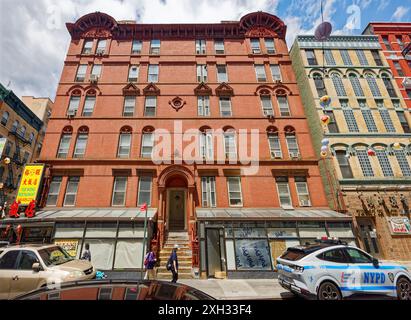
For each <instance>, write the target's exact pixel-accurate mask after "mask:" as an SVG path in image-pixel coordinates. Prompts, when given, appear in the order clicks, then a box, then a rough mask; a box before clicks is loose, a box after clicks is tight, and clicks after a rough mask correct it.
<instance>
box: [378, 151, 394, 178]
mask: <svg viewBox="0 0 411 320" xmlns="http://www.w3.org/2000/svg"><path fill="white" fill-rule="evenodd" d="M375 154H376V155H377V159H378V162H379V163H380V167H381V170H382V173H383V175H384V177H393V176H394V172H393V171H392V168H391V164H390V160H389V159H388V155H387V152H386V150H385V149H383V148H376V149H375Z"/></svg>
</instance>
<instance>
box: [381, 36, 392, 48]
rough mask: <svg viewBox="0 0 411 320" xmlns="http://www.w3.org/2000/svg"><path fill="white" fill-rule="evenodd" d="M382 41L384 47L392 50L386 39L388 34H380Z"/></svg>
mask: <svg viewBox="0 0 411 320" xmlns="http://www.w3.org/2000/svg"><path fill="white" fill-rule="evenodd" d="M382 41H383V42H384V45H385V48H386V49H387V50H389V51H391V50H392V48H391V44H390V40H388V36H382Z"/></svg>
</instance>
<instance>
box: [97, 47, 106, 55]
mask: <svg viewBox="0 0 411 320" xmlns="http://www.w3.org/2000/svg"><path fill="white" fill-rule="evenodd" d="M104 53H105V51H104V50H102V49H97V51H96V55H98V56H102V55H103V54H104Z"/></svg>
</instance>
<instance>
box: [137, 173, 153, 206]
mask: <svg viewBox="0 0 411 320" xmlns="http://www.w3.org/2000/svg"><path fill="white" fill-rule="evenodd" d="M143 178H146V179H150V197H149V199H150V202H149V203H147V207H151V201H152V197H153V177H151V176H140V177H139V179H138V195H137V205H138V206H141V205H142V204H143V203H140V197H141V181H142V180H143ZM143 191H144V192H148V191H147V190H143Z"/></svg>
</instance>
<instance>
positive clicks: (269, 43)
mask: <svg viewBox="0 0 411 320" xmlns="http://www.w3.org/2000/svg"><path fill="white" fill-rule="evenodd" d="M264 43H265V48H266V49H267V53H269V54H273V53H275V47H274V39H272V38H265V39H264Z"/></svg>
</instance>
